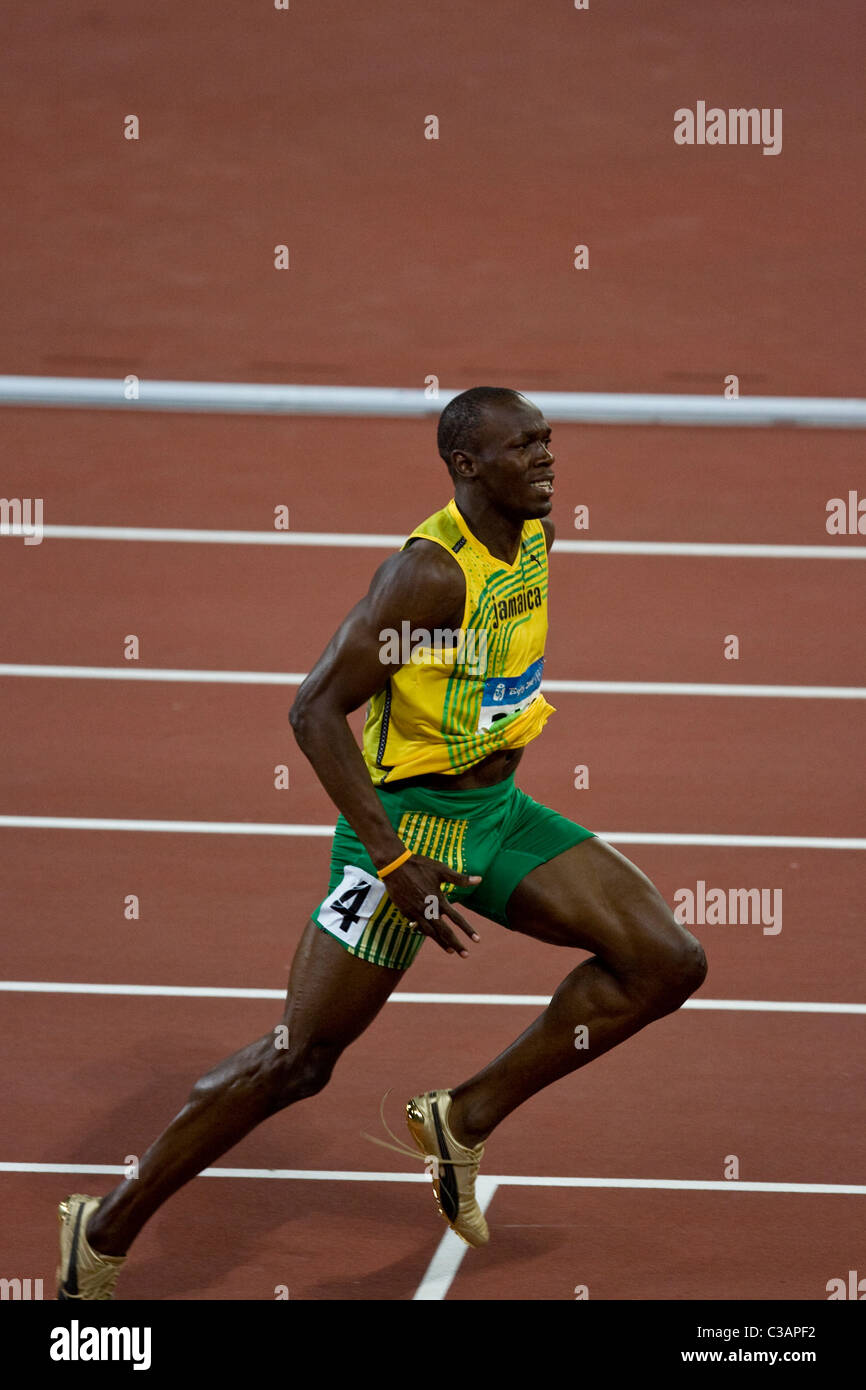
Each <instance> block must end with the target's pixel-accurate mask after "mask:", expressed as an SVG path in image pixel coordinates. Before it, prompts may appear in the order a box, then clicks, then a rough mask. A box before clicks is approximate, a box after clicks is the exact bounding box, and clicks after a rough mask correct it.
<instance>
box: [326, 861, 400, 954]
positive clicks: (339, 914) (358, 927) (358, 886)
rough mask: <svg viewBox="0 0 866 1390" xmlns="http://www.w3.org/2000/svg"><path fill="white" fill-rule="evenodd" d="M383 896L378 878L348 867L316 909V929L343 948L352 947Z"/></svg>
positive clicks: (364, 871) (349, 865)
mask: <svg viewBox="0 0 866 1390" xmlns="http://www.w3.org/2000/svg"><path fill="white" fill-rule="evenodd" d="M385 892H386V889H385V885H384V883H383V882H382V880H381V879H380V878H376V877H375V876H374V875H373V874H368V873H367V871H366V869H356V868H355V866H354V865H353V864H347V865H346V867H345V868H344V870H343V882H342V883H338V884H337V887H336V888H335V889H334V891H333V893H329V895H328V897H327V898H326V899H325V901H324V902H323V903H322V906H321V907H320V908H319V915H318V918H317V921H318V923H319V926H320V927H324V928H325V931H329V932H330V933H331V935H332V936H336V938H337V940H338V941H342V942H343V944H344V945H345V946H355V945H356V944H357V942H358V941H359V940H360V938H361V936H362V934H363V931H364V928H365V927H366V925H367V923H368V922H369V920H370V918H371V917H372V916H373V913H374V912H375V911H376V908H377V907H378V906H379V904H380V902H381V901H382V899H383V898H384V896H385Z"/></svg>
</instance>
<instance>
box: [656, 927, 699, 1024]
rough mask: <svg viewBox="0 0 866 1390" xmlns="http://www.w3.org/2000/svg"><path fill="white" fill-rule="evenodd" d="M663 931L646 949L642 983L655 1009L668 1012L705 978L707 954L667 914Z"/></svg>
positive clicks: (688, 933)
mask: <svg viewBox="0 0 866 1390" xmlns="http://www.w3.org/2000/svg"><path fill="white" fill-rule="evenodd" d="M666 926H667V930H666V931H665V932H664V934H663V935H662V936H661V937H660V938H658V937H656V938H655V939H654V941H653V944H652V947H651V948H650V950H649V951H648V957H647V960H646V962H645V966H644V971H642V975H643V981H642V983H643V985H644V989H645V991H646V992H647V993H648V994H649V996H650V997H651V999H652V1002H653V1004H654V1006H655V1008H656V1009H658V1010H659V1011H660V1012H661V1013H670V1012H672V1011H673V1010H674V1009H678V1008H679V1007H680V1005H681V1004H684V1003H685V1001H686V1000H687V999H688V997H689V995H691V994H694V992H695V990H696V989H699V988H700V986H701V985H702V984H703V982H704V980H705V979H706V975H707V957H706V955H705V953H704V948H703V946H702V945H701V943H700V942H699V941H698V939H697V937H695V936H692V934H691V932H689V931H686V929H685V927H683V926H681V925H680V924H679V923H678V922H676V921H675V920H674V917H673V915H671V916H670V920H669V922H668V923H667V924H666Z"/></svg>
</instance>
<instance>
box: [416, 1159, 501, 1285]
mask: <svg viewBox="0 0 866 1390" xmlns="http://www.w3.org/2000/svg"><path fill="white" fill-rule="evenodd" d="M425 1176H426V1174H425ZM496 1187H497V1183H496V1179H495V1178H482V1177H479V1178H476V1180H475V1196H476V1199H477V1202H478V1205H479V1207H480V1208H481V1210H482V1211H483V1212H485V1213H486V1211H487V1208H488V1207H489V1206H490V1203H491V1202H492V1201H493V1197H494V1194H495V1192H496ZM468 1249H469V1246H468V1245H467V1244H466V1242H465V1241H463V1240H461V1239H460V1237H459V1236H458V1235H455V1234H454V1232H453V1231H452V1230H451V1229H450V1227H449V1228H447V1229H446V1231H445V1234H444V1236H443V1237H442V1239H441V1240H440V1242H439V1244H438V1246H437V1247H436V1253H435V1254H434V1256H433V1258H432V1260H431V1261H430V1263H429V1265H428V1266H427V1268H426V1270H425V1271H424V1277H423V1279H422V1280H421V1283H420V1284H419V1285H418V1287H417V1289H416V1290H415V1293H414V1295H413V1297H412V1302H413V1303H419V1302H420V1303H435V1302H439V1301H441V1300H442V1299H444V1298H445V1296H446V1295H447V1293H448V1290H449V1289H450V1287H451V1285H452V1284H453V1282H454V1279H455V1277H456V1275H457V1271H458V1269H459V1268H460V1266H461V1264H462V1263H463V1256H464V1255H465V1254H466V1251H467V1250H468Z"/></svg>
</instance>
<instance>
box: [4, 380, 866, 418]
mask: <svg viewBox="0 0 866 1390" xmlns="http://www.w3.org/2000/svg"><path fill="white" fill-rule="evenodd" d="M462 389H463V388H462V387H458V388H445V387H440V388H439V391H438V394H437V395H436V396H435V397H431V396H428V395H427V392H426V390H425V389H423V388H421V387H405V386H319V385H317V386H295V385H291V384H288V383H285V384H284V383H282V382H275V383H264V382H262V383H259V382H241V381H163V380H157V379H155V378H154V379H151V378H149V377H141V378H136V393H135V396H134V398H132V399H131V398H130V397H129V395H128V391H127V380H126V379H122V378H121V377H74V376H18V375H4V376H0V405H24V406H39V405H44V406H55V407H60V408H64V407H72V408H82V407H83V408H88V407H89V408H92V409H107V410H122V411H124V412H125V413H127V414H132V415H134V414H136V413H137V412H138V411H142V410H185V411H202V412H204V413H205V414H213V413H226V412H227V413H230V414H254V415H353V416H361V417H367V418H369V417H375V418H390V417H399V418H401V419H428V420H432V419H433V418H435V417H436V416H438V415H439V413H440V411H441V410H442V409H443V407H444V406H445V405H446V404H447V402H448V401H450V400H452V399H453V397H454V396H456V395H457V394H458V392H459V391H460V390H462ZM532 400H533V402H534V403H535V404H536V405H537V406H538V408H539V410H542V411H544V413H545V415H546V416H547V418H548V420H551V421H556V420H564V421H569V422H572V423H574V422H584V423H592V424H631V425H688V426H696V425H713V426H718V425H722V426H726V427H729V428H733V429H737V428H741V427H750V426H765V427H770V428H773V427H775V428H779V427H781V428H786V427H791V426H797V425H799V426H805V427H806V428H807V429H864V428H866V400H860V399H858V398H857V397H846V396H740V397H738V398H737V399H736V400H727V399H725V397H724V396H723V395H721V394H715V395H697V394H692V395H685V394H674V393H669V392H632V391H629V392H625V391H533V393H532Z"/></svg>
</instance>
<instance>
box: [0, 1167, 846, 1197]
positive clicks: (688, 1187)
mask: <svg viewBox="0 0 866 1390" xmlns="http://www.w3.org/2000/svg"><path fill="white" fill-rule="evenodd" d="M125 1172H126V1169H125V1167H123V1166H121V1165H120V1164H117V1163H8V1162H7V1163H0V1173H65V1174H67V1175H72V1174H82V1175H84V1174H94V1175H99V1174H105V1175H107V1176H108V1175H110V1176H115V1175H116V1176H119V1177H122V1176H123V1174H124V1173H125ZM198 1176H199V1177H201V1178H250V1179H255V1180H258V1179H263V1180H270V1179H273V1180H276V1181H279V1182H291V1181H301V1182H303V1181H306V1182H414V1183H429V1181H430V1179H429V1178H428V1177H427V1174H426V1173H367V1172H347V1171H345V1170H342V1169H334V1170H329V1169H317V1168H205V1169H204V1171H203V1172H201V1173H199V1175H198ZM486 1181H487V1182H488V1183H490V1184H493V1185H494V1186H495V1187H602V1188H641V1189H644V1190H646V1189H661V1190H665V1191H673V1192H731V1191H733V1190H734V1189H737V1190H738V1191H740V1192H797V1193H811V1194H816V1195H826V1196H854V1197H866V1186H862V1185H859V1186H858V1185H857V1184H854V1183H821V1182H745V1181H743V1180H740V1179H737V1180H732V1181H730V1182H725V1181H715V1180H714V1181H709V1180H708V1181H704V1180H702V1179H694V1178H574V1177H567V1178H559V1177H533V1176H529V1175H528V1174H527V1175H518V1174H514V1173H511V1174H500V1173H497V1174H492V1175H488V1176H487V1178H486Z"/></svg>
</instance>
